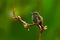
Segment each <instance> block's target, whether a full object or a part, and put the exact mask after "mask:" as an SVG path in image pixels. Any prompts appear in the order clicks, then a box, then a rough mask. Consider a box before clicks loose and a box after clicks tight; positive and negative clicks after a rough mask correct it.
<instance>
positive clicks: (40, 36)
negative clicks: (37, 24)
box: [39, 32, 42, 40]
mask: <svg viewBox="0 0 60 40" xmlns="http://www.w3.org/2000/svg"><path fill="white" fill-rule="evenodd" d="M39 40H42V32H40V33H39Z"/></svg>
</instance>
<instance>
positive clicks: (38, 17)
mask: <svg viewBox="0 0 60 40" xmlns="http://www.w3.org/2000/svg"><path fill="white" fill-rule="evenodd" d="M32 21H33V24H36V25H37V26H38V28H39V29H40V30H41V31H43V30H46V29H47V28H46V27H47V26H43V17H42V16H41V15H40V14H39V12H33V13H32Z"/></svg>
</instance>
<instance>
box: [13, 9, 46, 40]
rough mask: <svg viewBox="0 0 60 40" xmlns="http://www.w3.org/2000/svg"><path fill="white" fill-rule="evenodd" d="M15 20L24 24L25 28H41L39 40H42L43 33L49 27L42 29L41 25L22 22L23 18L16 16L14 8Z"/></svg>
mask: <svg viewBox="0 0 60 40" xmlns="http://www.w3.org/2000/svg"><path fill="white" fill-rule="evenodd" d="M13 19H16V20H18V21H20V22H22V24H23V25H24V28H29V27H31V26H34V25H37V26H38V28H39V30H40V34H39V40H42V33H43V31H44V30H46V29H47V26H43V27H42V26H41V25H39V24H29V23H27V22H26V21H24V20H22V18H21V17H20V16H16V15H15V8H13ZM28 30H29V29H28Z"/></svg>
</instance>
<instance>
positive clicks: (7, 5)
mask: <svg viewBox="0 0 60 40" xmlns="http://www.w3.org/2000/svg"><path fill="white" fill-rule="evenodd" d="M13 5H14V6H15V8H16V15H20V16H21V17H22V19H23V20H25V21H26V22H28V23H32V19H31V16H32V12H34V11H37V12H39V13H40V15H41V16H43V18H44V20H43V21H44V23H43V25H47V26H48V29H47V30H46V31H45V32H44V33H43V35H42V39H43V40H60V0H0V40H38V38H39V29H38V27H37V26H33V27H31V28H29V29H30V31H28V30H27V29H25V28H24V26H23V24H21V23H19V22H18V21H16V20H13V19H12V12H11V10H12V7H13Z"/></svg>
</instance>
